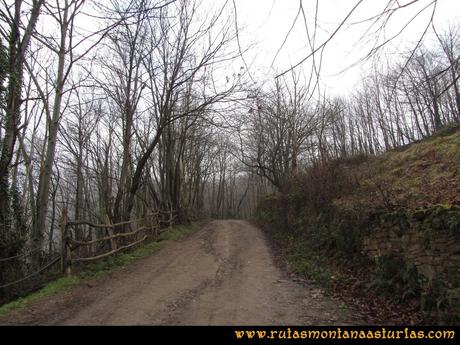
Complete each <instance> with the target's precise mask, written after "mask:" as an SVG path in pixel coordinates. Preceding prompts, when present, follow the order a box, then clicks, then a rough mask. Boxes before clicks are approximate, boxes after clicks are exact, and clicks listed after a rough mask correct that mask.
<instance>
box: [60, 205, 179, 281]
mask: <svg viewBox="0 0 460 345" xmlns="http://www.w3.org/2000/svg"><path fill="white" fill-rule="evenodd" d="M176 217H177V212H176V211H174V210H169V211H166V212H164V211H157V212H153V213H149V214H147V215H145V216H144V217H142V218H139V219H134V220H129V221H124V222H120V223H116V224H111V223H110V221H109V219H108V218H106V223H105V224H94V223H92V222H89V221H85V220H75V221H69V220H68V219H67V214H66V213H65V212H64V213H63V214H62V218H61V238H62V247H61V248H62V251H61V265H62V270H63V272H65V273H66V274H67V275H71V273H72V265H73V264H74V263H77V262H88V261H94V260H98V259H102V258H105V257H108V256H111V255H113V254H115V253H118V252H120V251H123V250H126V249H128V248H131V247H134V246H136V245H138V244H140V243H142V242H144V241H145V240H146V239H148V238H151V239H154V238H157V237H158V236H159V235H160V234H161V233H162V232H163V231H166V230H168V228H171V227H172V225H173V224H174V221H175V219H176Z"/></svg>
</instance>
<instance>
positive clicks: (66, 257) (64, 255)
mask: <svg viewBox="0 0 460 345" xmlns="http://www.w3.org/2000/svg"><path fill="white" fill-rule="evenodd" d="M60 228H61V270H62V272H63V273H65V274H66V275H67V276H70V275H71V274H72V267H71V265H72V258H71V253H70V245H69V242H68V241H67V235H68V231H67V228H68V227H67V208H64V209H63V210H62V214H61V220H60Z"/></svg>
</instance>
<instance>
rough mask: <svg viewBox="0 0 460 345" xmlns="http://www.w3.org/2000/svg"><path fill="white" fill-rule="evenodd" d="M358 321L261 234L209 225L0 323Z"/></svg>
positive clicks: (242, 225) (228, 224) (228, 223)
mask: <svg viewBox="0 0 460 345" xmlns="http://www.w3.org/2000/svg"><path fill="white" fill-rule="evenodd" d="M360 321H361V320H360V317H359V315H357V313H356V312H354V311H353V310H351V309H348V308H345V306H343V304H342V303H341V302H340V301H338V300H335V299H333V298H331V297H327V296H325V295H324V294H323V292H322V290H321V289H319V288H318V287H317V286H313V285H311V284H310V283H307V282H303V281H299V280H298V279H297V280H296V279H294V278H292V277H290V276H289V275H288V274H287V273H286V272H284V271H283V270H280V269H279V268H278V267H277V266H276V265H275V263H274V259H273V257H272V254H271V252H270V249H269V247H268V246H267V243H266V240H265V238H264V235H263V233H262V232H261V230H259V229H258V228H256V227H254V226H253V225H251V224H249V223H248V222H245V221H236V220H223V221H213V222H211V223H209V224H208V225H206V226H204V227H203V228H202V229H201V230H199V231H198V232H196V233H194V234H193V235H191V236H190V237H188V238H186V239H184V240H182V241H180V242H175V243H171V244H169V245H167V246H165V247H164V248H163V249H162V250H160V251H158V252H157V253H155V254H153V255H151V256H149V257H147V258H144V259H142V260H139V261H137V262H136V263H134V264H131V265H129V266H127V267H124V268H122V269H119V270H116V271H115V272H114V273H112V274H111V275H110V276H108V277H106V278H104V279H99V280H95V281H94V282H91V283H88V284H84V285H82V286H79V287H77V288H74V289H72V290H69V291H66V292H62V293H59V294H57V295H55V296H51V297H49V298H46V299H44V300H41V301H37V302H34V303H31V304H30V305H29V306H28V307H27V308H26V309H22V310H17V311H13V312H11V313H10V314H8V315H7V316H5V317H3V318H1V319H0V324H34V325H36V324H39V325H45V324H46V325H283V324H290V325H311V324H313V325H323V324H341V325H344V324H359V323H360Z"/></svg>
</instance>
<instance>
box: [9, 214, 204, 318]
mask: <svg viewBox="0 0 460 345" xmlns="http://www.w3.org/2000/svg"><path fill="white" fill-rule="evenodd" d="M202 224H203V223H202V222H193V223H191V224H187V225H177V226H175V227H173V228H172V229H170V230H167V231H165V232H163V233H161V234H160V236H159V237H158V238H157V239H156V240H154V241H150V242H147V243H146V244H145V245H143V246H142V247H139V248H137V249H134V250H132V251H130V252H125V253H120V254H119V255H116V256H113V257H108V258H107V259H104V260H100V261H96V262H93V263H90V264H86V265H84V266H81V267H79V269H78V270H77V272H76V273H75V274H74V275H73V276H71V277H61V278H59V279H57V280H54V281H52V282H49V283H48V284H46V285H45V286H44V287H43V288H41V289H40V290H38V291H36V292H33V293H31V294H29V295H27V296H24V297H21V298H18V299H16V300H14V301H12V302H9V303H7V304H4V305H3V306H1V307H0V317H2V316H5V315H6V314H8V313H9V312H11V311H13V310H17V309H22V308H24V307H26V306H27V305H28V304H30V303H32V302H34V301H37V300H40V299H42V298H45V297H48V296H52V295H55V294H57V293H58V292H61V291H64V290H67V289H70V288H72V287H74V286H77V285H79V284H82V283H85V282H87V281H88V280H90V279H98V278H102V277H104V276H106V275H107V274H109V273H111V272H112V271H114V270H115V269H117V268H121V267H124V266H127V265H129V264H131V263H132V262H134V261H136V260H139V259H142V258H145V257H147V256H149V255H151V254H153V253H155V252H156V251H158V250H159V249H160V248H162V247H164V245H165V244H167V243H168V242H173V241H180V240H182V239H184V238H185V237H187V236H189V235H191V234H192V233H194V232H195V231H197V230H198V229H199V228H200V227H201V225H202Z"/></svg>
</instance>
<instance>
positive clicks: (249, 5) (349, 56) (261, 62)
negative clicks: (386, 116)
mask: <svg viewBox="0 0 460 345" xmlns="http://www.w3.org/2000/svg"><path fill="white" fill-rule="evenodd" d="M410 1H411V0H400V1H399V3H400V4H407V3H409V2H410ZM356 2H357V0H321V1H319V10H318V24H319V27H318V30H317V39H316V44H317V45H319V44H321V43H322V42H323V41H324V40H325V39H326V38H327V37H328V36H329V34H330V33H331V32H333V31H334V29H335V28H336V27H337V25H338V23H340V22H341V21H342V20H343V19H344V18H345V16H346V15H347V13H348V12H349V10H350V9H351V8H352V7H353V6H354V4H355V3H356ZM431 2H432V0H420V1H418V2H417V3H415V4H414V5H411V6H409V7H407V8H404V9H400V10H398V11H397V12H396V13H395V14H394V15H393V16H392V17H391V19H390V21H389V22H388V25H387V26H386V28H385V31H384V32H381V35H382V36H381V39H385V38H384V37H386V38H388V37H391V36H392V35H394V34H395V33H397V32H398V31H399V30H401V29H402V27H403V26H404V24H405V23H407V22H408V21H409V20H410V19H411V18H412V17H413V16H414V15H415V14H416V13H417V12H419V11H420V10H421V9H423V8H425V7H426V9H425V10H424V11H423V12H421V13H420V15H418V16H417V18H416V19H415V20H414V21H413V22H412V23H411V24H410V25H409V26H408V27H407V28H406V29H405V30H404V32H403V34H402V35H400V36H398V38H396V39H395V40H393V41H392V43H391V44H390V45H388V46H387V47H386V49H387V52H389V53H390V54H391V56H393V57H397V56H398V53H403V52H404V51H407V50H408V49H410V48H411V47H413V46H414V45H415V44H416V42H417V41H418V39H419V38H420V36H421V34H422V33H423V31H424V30H425V28H426V26H427V23H428V22H429V19H430V17H431V14H432V9H433V6H430V3H431ZM235 3H236V6H237V10H238V21H239V23H238V24H239V26H240V27H242V31H241V35H240V39H241V41H242V44H243V46H245V45H248V44H253V43H254V44H256V47H255V49H253V50H251V51H250V52H248V53H247V54H246V55H245V56H246V60H247V61H248V63H249V64H250V65H251V72H252V73H253V74H254V75H256V76H258V77H260V78H271V77H272V76H274V75H275V74H276V73H277V72H278V73H279V72H282V71H284V70H285V69H287V68H289V67H290V66H291V65H292V64H295V63H297V62H298V61H300V60H301V59H302V58H303V57H305V55H306V54H308V52H309V51H310V48H309V47H308V43H307V39H306V38H307V36H306V31H305V26H304V23H303V18H302V17H299V20H298V22H297V25H296V26H295V27H294V29H293V31H292V32H291V34H290V36H289V38H288V40H287V42H286V44H285V45H284V47H283V49H282V50H281V51H280V52H279V54H278V56H277V58H276V60H275V62H274V63H273V68H272V70H269V68H270V66H271V65H272V62H273V59H274V57H275V54H276V52H277V51H278V49H279V48H280V46H281V44H282V42H283V40H284V39H285V36H286V34H287V32H288V30H289V28H290V27H291V25H292V23H293V21H294V18H295V17H296V14H297V11H298V8H299V0H235ZM302 3H303V6H304V10H305V14H306V17H307V23H308V25H309V28H310V34H312V32H313V31H312V30H313V28H314V26H313V23H314V16H315V3H316V0H303V2H302ZM387 3H388V0H367V1H366V0H365V1H364V2H363V3H362V4H361V5H360V6H359V7H358V8H357V10H356V12H355V13H353V15H352V16H351V17H350V18H349V19H348V21H347V23H353V22H359V21H362V20H365V19H368V18H371V17H373V16H374V15H376V14H377V13H379V12H380V11H381V10H382V9H383V8H384V6H385V5H386V4H387ZM427 6H428V7H427ZM434 18H435V19H434V24H435V26H436V29H437V30H439V31H442V30H443V29H445V28H447V27H448V25H449V23H450V24H452V23H455V22H458V20H459V19H460V1H459V0H438V1H437V6H436V14H435V17H434ZM368 28H369V22H366V23H362V24H354V25H346V26H344V27H343V28H342V29H341V30H340V31H339V32H338V34H337V36H336V37H335V38H334V39H333V40H332V41H331V42H330V44H329V45H328V46H327V48H326V49H325V51H324V56H323V65H322V69H321V77H322V82H323V85H326V86H327V87H326V88H327V90H328V92H329V93H333V94H347V93H348V91H349V90H350V89H351V88H353V86H354V85H355V84H356V83H357V82H358V80H359V79H360V77H361V76H362V75H364V74H365V73H366V71H367V69H368V66H366V65H363V64H358V65H357V66H356V67H353V68H349V67H350V66H352V65H353V64H355V63H356V62H358V61H359V60H360V59H361V58H363V57H364V56H365V55H366V54H367V53H368V52H369V51H370V50H371V49H372V46H373V44H374V43H375V42H377V41H378V39H377V36H376V35H368V36H367V37H368V38H369V40H362V41H359V42H358V40H359V38H360V37H361V36H362V35H363V34H364V33H365V32H366V29H368ZM426 40H428V41H429V40H430V35H428V37H426ZM309 63H310V62H307V63H305V64H304V66H303V67H304V70H305V72H306V73H308V71H309V69H310V68H309ZM346 68H349V69H348V70H347V71H346V72H344V73H340V74H339V75H337V74H338V73H339V72H340V71H342V70H344V69H346ZM323 89H325V88H323Z"/></svg>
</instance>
